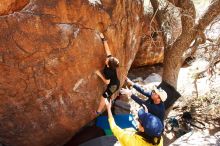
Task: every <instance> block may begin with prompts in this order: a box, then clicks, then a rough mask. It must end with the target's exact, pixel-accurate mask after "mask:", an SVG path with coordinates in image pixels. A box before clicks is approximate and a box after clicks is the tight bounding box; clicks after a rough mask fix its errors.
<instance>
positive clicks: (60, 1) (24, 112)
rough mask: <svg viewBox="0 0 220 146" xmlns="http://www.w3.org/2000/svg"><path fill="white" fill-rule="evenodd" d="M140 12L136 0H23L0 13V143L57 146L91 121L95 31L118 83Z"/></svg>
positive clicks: (95, 94)
mask: <svg viewBox="0 0 220 146" xmlns="http://www.w3.org/2000/svg"><path fill="white" fill-rule="evenodd" d="M17 1H19V0H17ZM2 3H4V1H1V2H0V4H1V6H2V5H3V4H2ZM143 15H144V13H143V3H142V0H135V1H133V0H103V1H99V0H89V1H88V0H68V1H67V0H31V1H30V2H29V3H28V5H26V6H25V7H24V8H23V9H21V10H19V11H18V12H14V13H13V14H10V15H4V16H1V17H0V76H1V78H0V121H1V122H0V142H1V143H4V144H6V145H13V146H60V145H63V144H64V143H65V142H66V141H68V140H69V139H70V138H71V136H72V135H74V134H75V133H76V132H77V131H79V129H80V128H81V127H82V126H84V125H85V124H87V123H88V122H89V121H91V120H92V119H94V118H95V116H94V115H93V114H91V113H93V111H94V110H95V109H96V108H97V107H98V104H99V101H100V97H101V95H102V92H103V91H104V87H105V85H104V83H103V82H102V81H101V79H100V78H98V77H97V75H95V74H94V72H95V71H96V70H101V69H102V68H103V67H104V61H105V57H106V54H105V51H104V47H103V43H102V41H101V39H100V37H99V35H98V34H97V31H102V32H103V33H104V35H105V36H106V38H107V39H108V43H109V46H110V49H111V51H112V54H113V55H114V56H116V57H117V58H119V60H120V68H119V69H118V75H119V78H120V80H121V83H123V81H122V79H124V77H123V75H126V74H127V71H128V69H129V68H130V66H131V64H132V62H133V60H134V57H135V54H136V52H137V49H138V47H139V44H140V37H139V36H140V32H141V30H142V25H143V22H142V19H141V18H143Z"/></svg>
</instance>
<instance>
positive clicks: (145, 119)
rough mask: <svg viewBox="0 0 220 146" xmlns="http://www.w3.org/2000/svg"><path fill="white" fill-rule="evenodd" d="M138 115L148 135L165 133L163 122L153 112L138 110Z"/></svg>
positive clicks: (154, 135)
mask: <svg viewBox="0 0 220 146" xmlns="http://www.w3.org/2000/svg"><path fill="white" fill-rule="evenodd" d="M138 117H139V121H140V123H141V125H142V126H143V127H144V132H145V134H146V135H148V136H151V137H156V136H157V137H158V136H161V134H162V133H163V124H162V122H161V121H160V119H159V118H158V117H156V116H154V115H152V114H151V113H146V112H145V111H144V109H140V110H139V111H138Z"/></svg>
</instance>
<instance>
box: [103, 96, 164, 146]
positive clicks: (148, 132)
mask: <svg viewBox="0 0 220 146" xmlns="http://www.w3.org/2000/svg"><path fill="white" fill-rule="evenodd" d="M105 104H106V107H107V112H108V121H109V125H110V128H111V130H112V132H113V134H114V136H115V137H116V138H117V139H118V141H119V143H120V144H121V145H122V146H163V138H162V136H161V135H162V133H163V124H162V122H161V121H160V119H159V118H158V117H156V116H154V115H153V114H151V113H147V112H145V110H144V109H140V110H139V111H138V121H139V122H138V123H137V125H138V131H135V130H134V131H131V130H129V131H128V130H127V129H121V128H120V127H119V126H117V125H116V123H115V120H114V117H113V115H112V112H111V106H112V104H111V100H110V102H109V101H108V100H105Z"/></svg>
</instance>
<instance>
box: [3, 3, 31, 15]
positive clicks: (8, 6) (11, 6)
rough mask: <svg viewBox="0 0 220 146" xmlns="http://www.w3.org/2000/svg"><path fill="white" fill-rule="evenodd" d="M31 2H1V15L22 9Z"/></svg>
mask: <svg viewBox="0 0 220 146" xmlns="http://www.w3.org/2000/svg"><path fill="white" fill-rule="evenodd" d="M28 3H29V0H1V2H0V15H6V14H10V13H13V12H15V11H18V10H20V9H22V8H23V7H24V6H26V5H27V4H28Z"/></svg>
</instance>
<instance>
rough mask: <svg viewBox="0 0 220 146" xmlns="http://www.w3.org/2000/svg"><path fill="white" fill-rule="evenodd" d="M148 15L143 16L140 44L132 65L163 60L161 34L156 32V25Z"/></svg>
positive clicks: (150, 63) (137, 65)
mask: <svg viewBox="0 0 220 146" xmlns="http://www.w3.org/2000/svg"><path fill="white" fill-rule="evenodd" d="M150 23H151V18H150V16H145V19H144V27H143V32H142V38H141V44H140V48H139V49H138V52H137V54H136V57H135V60H134V62H133V64H132V66H133V67H140V66H144V65H152V64H156V63H162V62H163V52H164V51H163V49H164V45H163V40H162V36H161V35H162V34H161V33H160V32H157V29H158V25H157V23H156V21H152V23H151V25H149V24H150Z"/></svg>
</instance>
